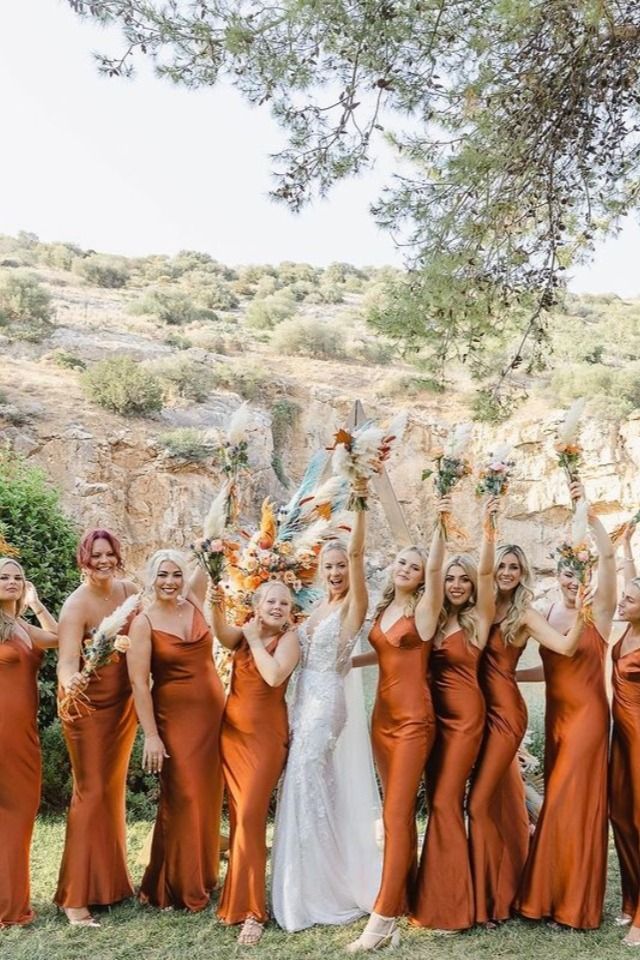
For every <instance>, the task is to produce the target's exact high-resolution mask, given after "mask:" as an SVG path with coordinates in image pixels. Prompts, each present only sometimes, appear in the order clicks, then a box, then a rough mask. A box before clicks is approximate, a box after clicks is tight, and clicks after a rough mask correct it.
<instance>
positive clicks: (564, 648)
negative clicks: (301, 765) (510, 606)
mask: <svg viewBox="0 0 640 960" xmlns="http://www.w3.org/2000/svg"><path fill="white" fill-rule="evenodd" d="M583 627H584V621H583V619H582V617H581V616H580V614H578V616H577V617H576V618H575V620H574V622H573V626H572V627H571V630H570V631H569V633H568V634H567V635H566V636H565V635H564V634H563V633H559V632H558V631H557V630H555V629H554V628H553V627H552V626H551V624H550V623H549V621H548V620H547V619H546V618H545V617H543V616H542V614H541V613H540V612H539V611H538V610H535V609H534V608H533V607H527V609H526V610H525V612H524V614H523V616H522V629H523V631H524V632H525V633H526V635H527V636H529V637H533V639H534V640H537V642H538V643H539V644H541V645H542V646H543V647H547V648H548V649H549V650H553V651H554V652H555V653H562V654H564V655H565V656H567V657H570V656H572V655H573V654H574V653H575V650H576V647H577V646H578V641H579V640H580V634H581V633H582V628H583Z"/></svg>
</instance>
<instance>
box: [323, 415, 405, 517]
mask: <svg viewBox="0 0 640 960" xmlns="http://www.w3.org/2000/svg"><path fill="white" fill-rule="evenodd" d="M395 439H396V438H395V436H392V435H389V434H386V433H385V431H384V430H382V429H380V427H376V426H374V425H373V424H372V423H370V422H367V423H364V424H363V425H362V426H361V427H359V428H358V429H357V430H354V431H353V433H349V431H348V430H338V432H337V433H336V434H335V436H334V442H333V446H331V447H329V450H333V460H332V465H333V470H334V473H336V474H337V475H338V476H341V477H345V478H346V479H347V480H349V482H350V483H351V495H350V497H349V502H348V503H347V510H366V509H367V497H366V493H365V492H364V491H366V484H367V482H368V481H369V480H370V479H371V478H372V477H374V476H376V474H378V473H380V471H381V470H382V465H383V463H384V462H385V460H386V459H387V458H388V456H389V454H390V453H391V447H392V444H393V441H394V440H395Z"/></svg>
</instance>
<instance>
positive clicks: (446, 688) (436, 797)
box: [411, 630, 485, 930]
mask: <svg viewBox="0 0 640 960" xmlns="http://www.w3.org/2000/svg"><path fill="white" fill-rule="evenodd" d="M480 655H481V651H480V650H479V648H478V647H476V646H475V645H474V644H471V643H469V642H468V641H467V640H466V638H465V634H464V631H463V630H456V631H455V632H454V633H451V634H449V636H447V637H445V638H444V639H443V641H442V643H441V645H440V646H439V647H436V648H434V650H433V653H432V655H431V691H432V694H433V702H434V706H435V711H436V740H435V744H434V747H433V750H432V751H431V757H430V759H429V763H428V764H427V797H428V802H429V819H428V821H427V832H426V834H425V838H424V844H423V847H422V853H421V856H420V866H419V868H418V879H417V884H416V898H415V906H414V909H413V911H412V913H411V920H412V922H413V923H415V924H417V925H418V926H422V927H432V928H437V929H442V930H462V929H466V928H467V927H470V926H472V925H473V923H474V921H475V904H474V894H473V882H472V876H471V863H470V858H469V843H468V839H467V831H466V826H465V819H464V798H465V790H466V785H467V780H468V778H469V776H470V774H471V770H472V769H473V765H474V763H475V761H476V758H477V756H478V751H479V750H480V745H481V743H482V735H483V731H484V718H485V706H484V698H483V696H482V693H481V691H480V685H479V682H478V663H479V660H480Z"/></svg>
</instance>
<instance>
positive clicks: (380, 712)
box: [369, 617, 435, 917]
mask: <svg viewBox="0 0 640 960" xmlns="http://www.w3.org/2000/svg"><path fill="white" fill-rule="evenodd" d="M369 642H370V643H371V645H372V647H373V648H374V650H375V651H376V653H377V654H378V664H379V669H380V672H379V676H378V690H377V693H376V700H375V705H374V708H373V717H372V725H371V736H372V744H373V754H374V757H375V761H376V766H377V768H378V774H379V776H380V781H381V783H382V794H383V805H382V819H383V823H384V859H383V865H382V881H381V886H380V890H379V892H378V896H377V898H376V902H375V904H374V907H373V909H374V910H375V912H376V913H380V914H382V916H384V917H398V916H401V915H402V914H404V913H407V912H408V909H409V905H410V903H411V902H412V897H413V889H414V885H415V877H416V871H417V866H418V850H417V848H418V835H417V831H416V799H417V795H418V789H419V787H420V781H421V780H422V778H423V776H424V768H425V764H426V762H427V758H428V756H429V752H430V750H431V747H432V745H433V740H434V736H435V716H434V712H433V704H432V702H431V692H430V690H429V684H428V682H427V669H428V663H429V654H430V652H431V641H429V642H428V643H425V642H424V641H423V640H421V638H420V636H419V634H418V633H417V631H416V626H415V621H414V619H413V617H400V619H399V620H396V622H395V623H394V624H393V626H392V627H391V629H390V630H389V631H388V633H383V631H382V629H381V627H380V618H378V619H377V620H376V622H375V623H374V625H373V627H372V629H371V633H370V634H369Z"/></svg>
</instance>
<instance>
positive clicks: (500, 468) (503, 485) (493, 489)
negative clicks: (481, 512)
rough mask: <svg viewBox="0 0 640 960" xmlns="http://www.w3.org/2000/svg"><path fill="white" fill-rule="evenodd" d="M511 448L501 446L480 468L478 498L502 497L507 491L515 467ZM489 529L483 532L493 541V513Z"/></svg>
mask: <svg viewBox="0 0 640 960" xmlns="http://www.w3.org/2000/svg"><path fill="white" fill-rule="evenodd" d="M510 454H511V447H510V446H509V445H508V444H506V443H505V444H501V445H500V446H499V447H496V449H495V451H494V452H492V453H490V454H489V456H488V459H487V463H486V464H485V465H484V467H482V468H481V470H480V473H479V474H478V483H477V484H476V493H477V494H478V496H482V495H483V494H489V496H491V497H503V496H504V495H505V493H506V492H507V490H508V489H509V481H510V480H511V472H512V470H513V468H514V467H515V465H516V463H515V460H512V459H511V456H510ZM489 522H490V527H489V529H488V530H485V533H486V534H487V536H489V537H490V538H491V539H493V540H495V538H496V532H497V521H496V515H495V513H492V514H491V519H490V521H489Z"/></svg>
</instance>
